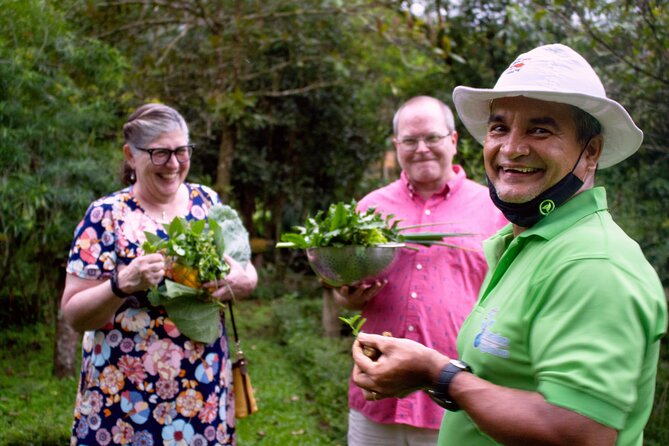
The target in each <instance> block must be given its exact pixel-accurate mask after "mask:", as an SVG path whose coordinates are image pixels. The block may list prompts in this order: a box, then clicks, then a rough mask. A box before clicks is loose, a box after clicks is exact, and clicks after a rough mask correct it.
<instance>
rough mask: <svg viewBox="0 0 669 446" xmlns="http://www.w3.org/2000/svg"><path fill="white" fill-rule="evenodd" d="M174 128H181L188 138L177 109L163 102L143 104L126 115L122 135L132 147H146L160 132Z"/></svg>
mask: <svg viewBox="0 0 669 446" xmlns="http://www.w3.org/2000/svg"><path fill="white" fill-rule="evenodd" d="M174 130H181V131H182V132H183V133H184V134H185V135H186V138H188V126H187V125H186V121H185V120H184V118H183V116H181V115H180V114H179V112H178V111H176V110H175V109H173V108H172V107H168V106H167V105H163V104H144V105H142V106H141V107H139V108H138V109H137V110H135V111H134V112H133V113H132V114H131V115H130V117H128V121H126V123H125V124H124V125H123V136H124V137H125V142H126V143H127V144H128V145H129V146H130V147H132V148H136V147H146V146H147V145H149V144H150V143H151V142H153V141H155V140H156V139H157V138H158V137H159V136H160V135H161V134H162V133H165V132H171V131H174Z"/></svg>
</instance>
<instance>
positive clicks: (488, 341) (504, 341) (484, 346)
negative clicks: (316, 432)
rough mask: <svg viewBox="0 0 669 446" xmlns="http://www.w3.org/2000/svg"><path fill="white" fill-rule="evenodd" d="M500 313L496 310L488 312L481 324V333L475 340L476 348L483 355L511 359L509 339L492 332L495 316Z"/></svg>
mask: <svg viewBox="0 0 669 446" xmlns="http://www.w3.org/2000/svg"><path fill="white" fill-rule="evenodd" d="M497 311H499V310H498V309H497V308H494V309H492V310H490V311H489V312H488V314H487V315H486V316H485V317H484V318H483V322H481V331H480V332H479V334H477V335H476V337H475V338H474V348H477V349H479V350H480V351H481V352H482V353H489V354H491V355H495V356H499V357H500V358H508V357H509V350H508V349H509V338H507V337H505V336H501V335H499V334H497V333H495V332H493V331H492V330H491V327H492V325H493V324H494V323H495V315H496V314H497Z"/></svg>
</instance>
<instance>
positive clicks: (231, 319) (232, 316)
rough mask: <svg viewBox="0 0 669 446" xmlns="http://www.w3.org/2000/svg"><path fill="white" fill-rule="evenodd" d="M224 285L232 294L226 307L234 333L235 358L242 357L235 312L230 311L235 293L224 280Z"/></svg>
mask: <svg viewBox="0 0 669 446" xmlns="http://www.w3.org/2000/svg"><path fill="white" fill-rule="evenodd" d="M225 285H226V286H227V287H228V290H229V291H230V294H231V295H232V299H230V300H229V301H228V308H229V309H230V321H231V322H232V332H233V333H234V335H235V345H236V346H237V352H236V355H237V358H243V357H244V352H243V351H242V347H241V345H240V343H239V334H237V324H235V313H234V312H233V311H232V302H233V301H234V300H235V293H234V292H233V291H232V287H231V286H230V284H229V283H227V282H226V283H225Z"/></svg>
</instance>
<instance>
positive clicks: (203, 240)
mask: <svg viewBox="0 0 669 446" xmlns="http://www.w3.org/2000/svg"><path fill="white" fill-rule="evenodd" d="M164 228H165V232H166V233H167V237H168V238H167V239H163V238H161V237H159V236H158V235H156V234H153V233H150V232H145V235H146V241H145V242H144V244H143V245H142V248H143V250H144V252H145V253H147V254H150V253H155V252H160V253H162V254H163V255H164V256H165V259H166V271H165V277H166V278H165V280H164V282H163V283H161V284H160V285H157V286H154V287H153V288H152V289H151V290H150V291H149V295H148V297H149V301H150V302H151V304H152V305H155V306H159V305H162V306H163V307H165V311H166V312H167V315H168V317H169V318H170V319H171V320H172V322H174V324H175V325H176V326H177V328H178V329H179V331H180V332H181V333H183V334H184V335H186V336H188V337H189V338H191V339H192V340H194V341H199V342H204V343H211V342H213V341H214V340H216V337H217V336H218V330H219V320H220V310H221V307H223V304H222V303H221V302H219V301H218V300H216V299H212V297H211V292H210V291H209V290H208V289H206V288H204V287H203V284H204V283H207V282H211V281H214V280H219V279H223V278H225V276H226V274H227V273H228V272H229V271H230V265H228V264H227V262H226V261H225V259H224V257H223V254H228V255H230V256H231V257H233V258H234V259H235V260H237V261H239V262H240V263H242V264H245V263H246V262H248V260H249V258H250V250H249V248H248V242H247V241H248V233H247V232H246V229H245V228H244V226H243V225H242V224H241V221H240V220H239V217H238V216H237V213H236V212H235V211H234V210H233V209H232V208H230V207H229V206H225V205H216V206H214V207H212V208H211V209H210V211H209V216H208V218H207V219H206V220H198V221H194V222H188V221H186V220H185V219H184V218H181V217H177V218H175V219H174V220H172V222H170V223H169V224H166V225H164Z"/></svg>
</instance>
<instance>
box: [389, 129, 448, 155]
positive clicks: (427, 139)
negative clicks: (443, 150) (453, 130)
mask: <svg viewBox="0 0 669 446" xmlns="http://www.w3.org/2000/svg"><path fill="white" fill-rule="evenodd" d="M448 135H450V133H448V134H446V135H436V134H431V135H427V136H423V137H413V136H412V137H408V138H404V139H401V140H400V141H399V145H400V147H401V148H402V150H403V151H405V152H415V151H416V149H418V144H420V142H421V141H423V142H424V143H425V145H426V146H428V147H429V148H430V149H434V148H436V147H438V146H439V144H441V141H442V140H443V139H444V138H446V137H447V136H448Z"/></svg>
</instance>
